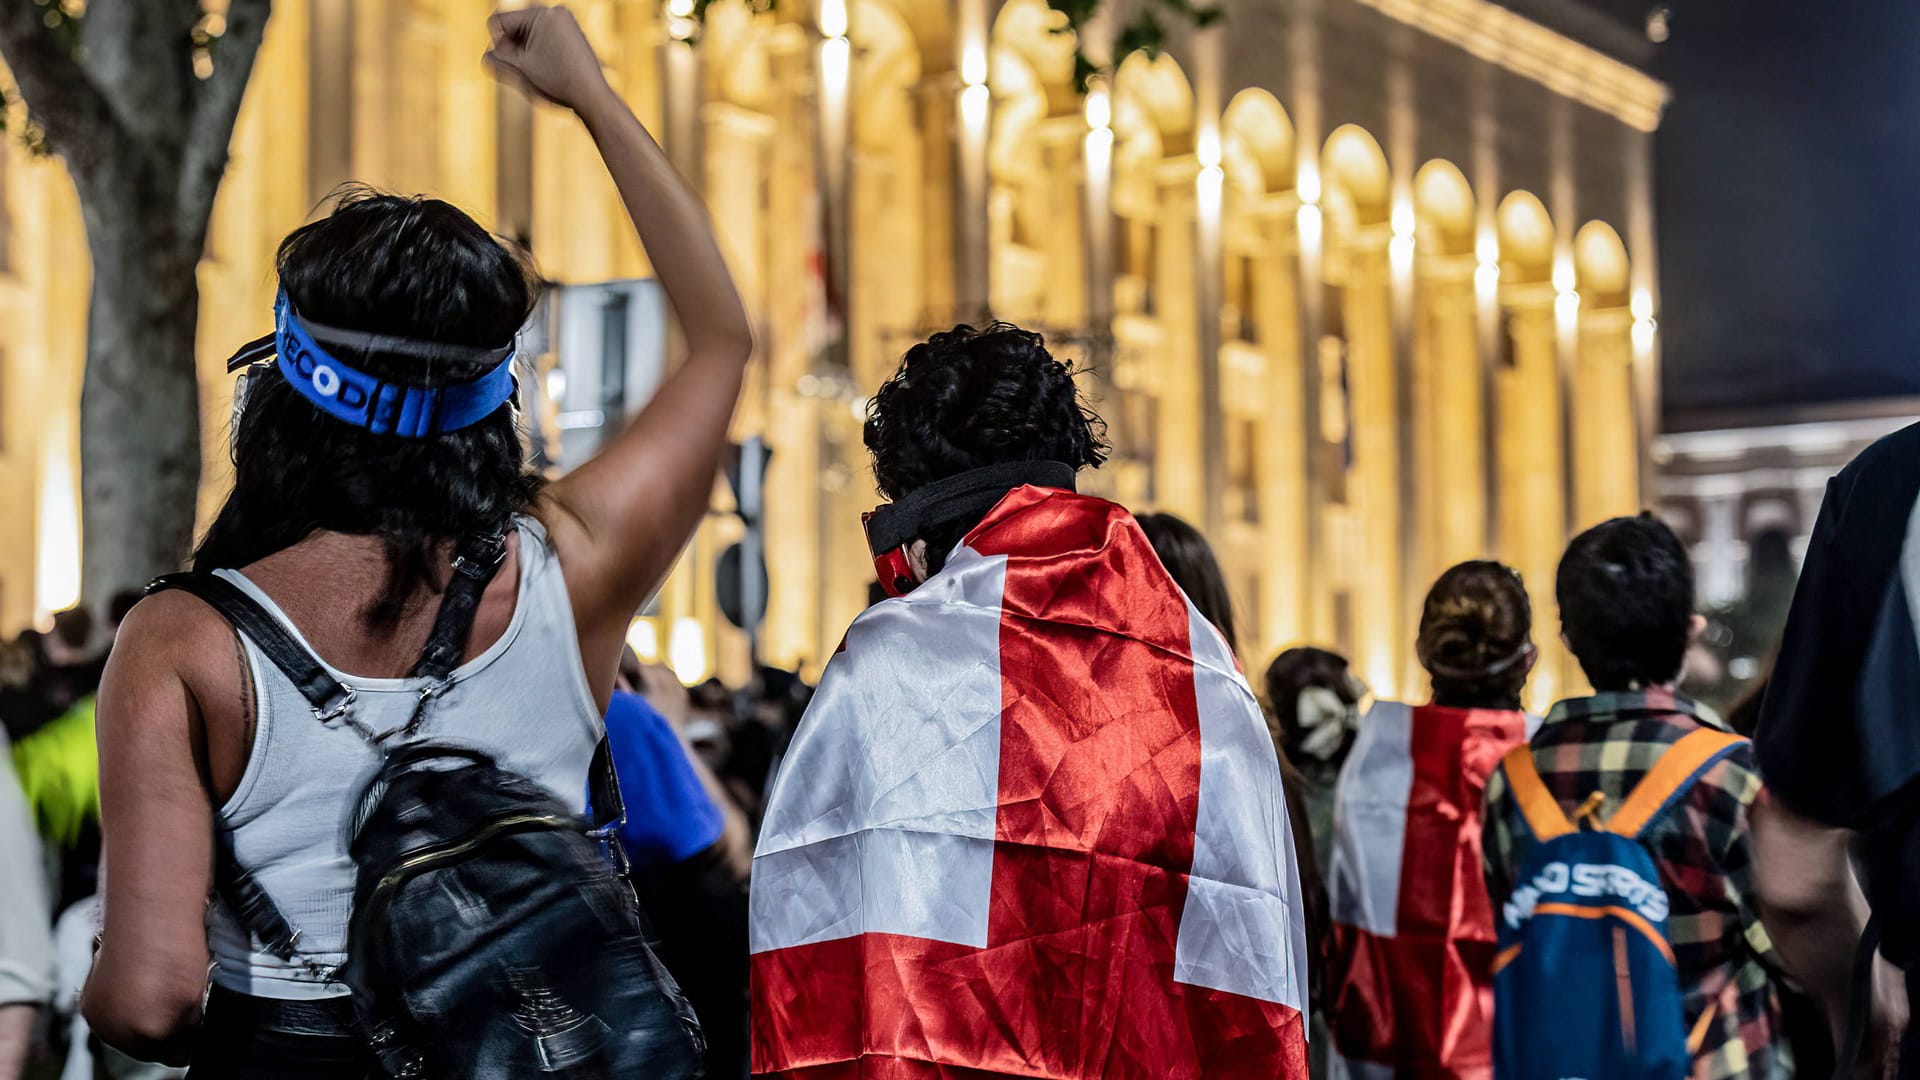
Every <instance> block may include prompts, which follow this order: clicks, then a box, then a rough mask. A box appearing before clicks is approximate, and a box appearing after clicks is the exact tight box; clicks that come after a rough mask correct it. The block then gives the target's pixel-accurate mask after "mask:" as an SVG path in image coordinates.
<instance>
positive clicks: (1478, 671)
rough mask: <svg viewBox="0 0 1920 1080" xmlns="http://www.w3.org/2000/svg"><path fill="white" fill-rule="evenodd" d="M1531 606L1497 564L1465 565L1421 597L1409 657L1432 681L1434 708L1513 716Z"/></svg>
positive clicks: (1521, 685) (1523, 673)
mask: <svg viewBox="0 0 1920 1080" xmlns="http://www.w3.org/2000/svg"><path fill="white" fill-rule="evenodd" d="M1532 644H1533V604H1532V603H1531V602H1530V601H1529V600H1528V599H1527V589H1526V586H1525V585H1523V584H1522V583H1521V581H1520V575H1519V574H1517V573H1515V572H1514V571H1513V570H1512V569H1511V568H1509V567H1507V566H1504V565H1502V564H1500V563H1497V562H1488V561H1483V560H1476V561H1473V562H1464V563H1461V564H1460V565H1458V566H1456V567H1454V568H1452V569H1451V570H1448V571H1447V572H1446V573H1444V574H1441V575H1440V579H1439V580H1438V581H1436V582H1434V583H1433V588H1432V589H1429V590H1428V591H1427V602H1426V606H1425V607H1424V608H1423V609H1422V610H1421V612H1420V637H1419V639H1418V640H1417V641H1416V642H1415V643H1414V651H1415V653H1416V654H1417V655H1418V656H1419V657H1420V664H1421V666H1422V667H1424V668H1426V669H1427V673H1428V674H1429V675H1431V676H1432V677H1433V700H1434V703H1435V704H1437V705H1449V706H1453V707H1455V708H1461V709H1518V708H1519V707H1520V691H1521V690H1523V689H1525V688H1526V685H1527V674H1528V673H1529V672H1530V671H1531V670H1532V665H1531V664H1529V663H1528V662H1527V657H1526V651H1527V647H1528V646H1530V645H1532Z"/></svg>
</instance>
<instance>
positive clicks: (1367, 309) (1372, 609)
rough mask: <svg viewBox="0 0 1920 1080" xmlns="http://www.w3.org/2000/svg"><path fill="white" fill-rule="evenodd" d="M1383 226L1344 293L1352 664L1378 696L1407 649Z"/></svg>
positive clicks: (1393, 682) (1365, 236)
mask: <svg viewBox="0 0 1920 1080" xmlns="http://www.w3.org/2000/svg"><path fill="white" fill-rule="evenodd" d="M1387 241H1388V232H1387V229H1386V228H1385V227H1384V226H1372V227H1363V228H1361V229H1360V230H1358V231H1357V232H1356V234H1355V236H1354V237H1353V239H1352V244H1353V246H1352V249H1351V250H1350V252H1349V254H1348V259H1349V271H1348V273H1349V280H1348V282H1347V287H1346V289H1345V290H1343V300H1344V303H1345V307H1346V311H1345V320H1344V322H1345V326H1346V329H1347V377H1348V393H1349V397H1350V401H1351V410H1352V413H1353V468H1352V470H1351V471H1350V472H1349V474H1348V487H1347V502H1348V504H1349V505H1350V506H1351V507H1352V508H1353V514H1354V521H1355V524H1356V527H1357V530H1358V533H1359V535H1358V537H1357V539H1358V542H1359V545H1360V548H1359V560H1358V566H1357V572H1356V574H1355V575H1354V580H1353V605H1354V614H1353V625H1354V642H1355V646H1356V648H1357V650H1358V655H1356V656H1354V657H1353V658H1352V659H1353V660H1354V662H1355V663H1356V665H1358V666H1359V669H1360V673H1361V677H1362V678H1364V679H1366V680H1367V684H1368V685H1369V686H1371V687H1373V689H1374V692H1375V693H1377V694H1380V695H1381V696H1386V697H1390V696H1394V695H1397V694H1399V692H1400V681H1401V677H1402V674H1403V668H1404V666H1405V665H1404V663H1403V659H1404V657H1405V656H1406V655H1407V654H1408V652H1409V651H1410V650H1409V648H1408V642H1407V640H1406V638H1407V636H1408V635H1407V634H1406V632H1405V620H1404V619H1403V618H1402V602H1401V601H1402V597H1403V595H1404V592H1405V590H1404V589H1403V587H1402V558H1403V552H1402V536H1401V530H1400V515H1401V503H1400V496H1401V492H1400V468H1401V465H1400V441H1401V437H1402V434H1401V431H1400V419H1401V417H1400V401H1399V390H1398V386H1399V379H1398V378H1397V376H1398V374H1399V373H1398V371H1397V370H1396V368H1397V365H1396V364H1395V362H1394V348H1393V345H1394V320H1393V313H1392V312H1393V289H1392V282H1391V278H1390V272H1389V268H1388V259H1387Z"/></svg>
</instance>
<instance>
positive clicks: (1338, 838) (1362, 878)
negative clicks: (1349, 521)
mask: <svg viewBox="0 0 1920 1080" xmlns="http://www.w3.org/2000/svg"><path fill="white" fill-rule="evenodd" d="M1532 629H1533V613H1532V608H1531V606H1530V605H1529V603H1528V601H1527V590H1526V588H1525V586H1523V585H1522V584H1521V583H1520V575H1519V574H1517V573H1515V572H1514V571H1513V570H1510V569H1508V568H1507V567H1505V566H1502V565H1501V564H1499V563H1496V562H1467V563H1461V564H1460V565H1459V566H1456V567H1454V568H1452V569H1451V570H1448V571H1447V572H1446V573H1444V574H1442V575H1441V576H1440V579H1439V581H1437V582H1435V583H1434V586H1433V588H1432V590H1430V591H1429V592H1428V593H1427V600H1426V606H1425V608H1424V610H1423V611H1422V613H1421V616H1420V636H1419V640H1418V642H1417V644H1416V651H1417V653H1418V655H1419V658H1420V663H1421V665H1422V666H1424V667H1425V668H1426V669H1427V672H1428V674H1429V675H1431V676H1432V679H1433V700H1432V703H1431V704H1428V705H1421V706H1417V707H1416V706H1408V705H1404V704H1401V703H1400V702H1394V701H1382V702H1379V703H1377V704H1375V705H1374V707H1373V709H1372V710H1371V711H1369V712H1368V714H1367V716H1366V718H1365V719H1364V720H1363V721H1362V722H1361V725H1360V734H1359V737H1358V738H1357V739H1356V740H1355V742H1354V747H1353V752H1352V754H1351V755H1349V757H1348V758H1347V763H1346V766H1345V767H1344V768H1343V769H1342V770H1341V772H1340V780H1339V782H1338V784H1337V785H1336V787H1335V790H1334V826H1333V827H1334V840H1333V852H1332V866H1331V874H1330V876H1329V879H1328V883H1327V884H1328V902H1329V904H1330V906H1331V907H1332V911H1333V933H1332V940H1331V943H1330V945H1329V950H1328V960H1327V971H1328V975H1329V981H1328V996H1329V1000H1330V1005H1329V1008H1328V1014H1329V1024H1330V1026H1331V1027H1332V1029H1333V1044H1334V1045H1333V1050H1332V1055H1331V1061H1332V1063H1333V1068H1332V1070H1331V1071H1332V1073H1333V1075H1335V1076H1347V1077H1357V1078H1374V1077H1381V1078H1386V1077H1426V1078H1479V1080H1484V1078H1490V1077H1492V1076H1493V1042H1492V1040H1493V960H1494V953H1495V931H1494V922H1493V909H1492V905H1491V904H1490V902H1489V901H1488V899H1487V886H1486V881H1485V879H1484V877H1483V876H1482V874H1481V852H1480V834H1481V810H1482V802H1483V799H1484V795H1485V791H1486V785H1487V777H1488V776H1489V775H1490V774H1491V773H1492V772H1493V770H1494V768H1495V767H1496V766H1498V765H1499V764H1500V759H1501V757H1502V756H1503V755H1505V754H1506V753H1507V751H1509V750H1511V749H1513V748H1514V747H1515V746H1520V745H1523V744H1524V743H1525V742H1526V741H1527V739H1528V738H1529V737H1530V736H1531V735H1532V734H1533V731H1534V729H1535V728H1537V727H1538V726H1539V724H1540V721H1539V720H1538V719H1537V718H1535V717H1530V716H1528V715H1527V714H1526V713H1524V712H1522V711H1521V708H1520V691H1521V689H1522V688H1523V687H1525V686H1526V683H1527V675H1528V673H1529V672H1531V671H1532V670H1533V664H1534V660H1535V658H1536V656H1537V655H1538V654H1537V652H1536V650H1535V649H1534V645H1533V638H1532Z"/></svg>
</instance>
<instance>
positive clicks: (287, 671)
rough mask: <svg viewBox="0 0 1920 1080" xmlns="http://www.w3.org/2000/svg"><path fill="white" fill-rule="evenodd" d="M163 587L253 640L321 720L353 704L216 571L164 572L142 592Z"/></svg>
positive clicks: (349, 692) (284, 632) (256, 603)
mask: <svg viewBox="0 0 1920 1080" xmlns="http://www.w3.org/2000/svg"><path fill="white" fill-rule="evenodd" d="M168 589H178V590H180V591H181V592H184V593H191V594H192V595H194V596H197V597H199V598H200V600H201V601H202V602H203V603H205V604H206V605H207V606H208V607H210V608H212V609H213V610H215V611H217V612H219V613H220V615H221V617H222V618H224V619H226V620H227V622H228V623H230V624H232V626H233V628H234V629H235V630H238V631H239V632H240V633H241V634H243V635H245V636H246V638H247V639H248V640H249V641H252V642H253V644H254V645H255V647H257V648H258V649H259V650H260V652H261V654H262V655H264V656H265V657H266V658H267V659H269V660H271V661H273V666H274V667H277V668H279V669H280V673H281V674H283V675H285V676H286V677H287V680H288V681H289V682H291V683H293V686H294V689H296V690H298V691H300V696H301V697H303V698H306V699H307V704H309V705H311V706H313V711H314V715H316V716H318V717H319V718H320V719H322V720H333V719H336V718H338V717H340V716H343V715H345V713H346V711H347V708H348V707H349V706H351V705H352V704H353V691H352V690H351V689H348V688H347V687H346V686H343V685H341V683H340V680H338V679H336V678H334V677H333V676H332V675H330V674H328V673H327V669H326V668H325V667H323V666H322V665H321V663H320V661H319V659H318V658H316V657H315V656H314V655H313V653H312V652H311V651H310V650H308V648H307V647H306V646H305V645H302V644H301V643H300V641H299V639H298V638H295V637H294V636H293V633H292V632H291V631H289V630H288V629H287V628H286V627H285V626H284V625H282V624H281V622H280V620H279V619H276V618H274V617H273V616H272V615H269V614H268V613H267V609H266V608H264V607H261V606H260V602H259V601H258V600H255V599H254V598H253V597H251V596H249V595H247V593H246V591H245V590H243V589H241V588H240V587H239V586H238V585H235V584H234V583H233V582H231V581H228V580H227V579H226V578H223V577H220V576H218V575H216V574H207V573H186V574H168V575H166V576H165V577H161V578H155V579H154V581H153V584H151V585H148V586H147V595H148V596H152V595H153V594H154V593H157V592H165V591H167V590H168Z"/></svg>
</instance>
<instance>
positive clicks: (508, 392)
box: [229, 293, 514, 439]
mask: <svg viewBox="0 0 1920 1080" xmlns="http://www.w3.org/2000/svg"><path fill="white" fill-rule="evenodd" d="M273 323H274V332H273V337H272V338H271V339H270V340H271V342H272V346H273V350H272V351H273V352H274V353H275V354H277V355H278V357H279V362H278V363H277V364H276V365H275V366H276V367H277V368H279V370H280V374H281V376H282V377H283V378H285V379H286V380H287V382H288V384H289V385H291V386H292V387H293V388H294V389H295V390H297V391H299V392H300V395H301V396H302V397H304V398H306V399H307V400H308V401H311V402H313V403H314V405H316V406H318V407H319V409H320V411H321V412H324V413H326V414H327V415H328V416H331V417H333V418H334V419H336V420H341V421H344V422H345V423H349V424H352V425H353V426H355V427H360V428H365V429H367V430H368V431H370V432H372V433H374V434H375V435H397V436H400V437H402V438H408V439H424V438H428V437H431V436H434V435H439V434H441V433H443V432H448V431H459V430H460V429H461V428H464V427H470V426H472V425H474V424H477V423H479V422H480V421H482V420H485V419H486V418H487V417H489V416H492V415H493V413H494V411H495V410H497V409H499V408H500V406H502V405H504V404H506V403H507V401H508V400H510V399H511V398H512V397H513V393H514V381H513V357H514V349H513V346H511V345H507V346H505V347H502V348H498V349H486V348H474V347H471V346H464V345H445V344H440V343H437V342H426V341H418V340H415V339H412V338H397V337H388V336H386V335H382V334H366V333H361V332H359V331H355V330H337V329H334V328H332V327H327V326H321V325H320V324H318V323H312V322H308V321H307V320H305V319H302V318H301V317H300V316H299V315H298V314H297V313H295V312H294V310H293V304H292V303H291V302H289V301H288V300H287V294H286V293H281V294H280V296H279V297H278V298H277V299H276V300H275V301H274V304H273ZM268 340H269V339H263V340H262V341H260V342H256V343H255V344H254V345H251V346H248V347H246V348H244V349H242V350H241V352H240V353H239V354H236V355H235V357H234V361H233V362H232V363H231V364H230V365H229V367H234V366H238V364H239V363H240V362H242V360H243V359H244V358H247V357H249V356H250V355H255V354H263V353H264V352H265V351H266V349H265V348H264V346H265V345H266V344H267V342H268ZM321 341H325V342H326V343H327V344H329V345H332V346H334V347H335V348H336V349H343V350H352V351H354V352H358V353H361V354H363V355H364V354H367V353H381V354H387V355H400V356H413V357H418V358H420V359H423V360H436V359H437V360H447V359H460V360H479V361H481V362H486V361H492V366H491V367H490V368H488V369H487V372H486V374H484V375H481V376H480V377H478V378H476V379H473V380H471V381H468V382H463V383H454V384H451V385H447V386H437V387H426V386H410V385H407V384H405V383H395V382H391V381H388V380H386V379H382V378H380V377H378V376H375V375H369V374H367V373H366V372H364V371H360V370H358V369H356V368H354V367H351V366H349V365H348V364H346V363H345V362H343V361H341V360H340V359H339V358H338V357H337V356H335V355H334V354H333V353H330V352H328V351H327V350H326V349H324V348H322V347H321V345H320V342H321Z"/></svg>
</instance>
